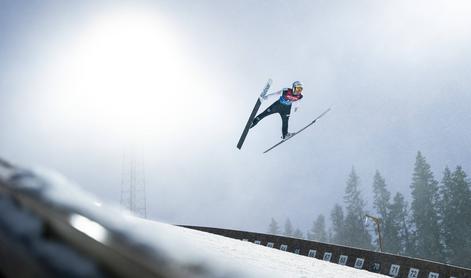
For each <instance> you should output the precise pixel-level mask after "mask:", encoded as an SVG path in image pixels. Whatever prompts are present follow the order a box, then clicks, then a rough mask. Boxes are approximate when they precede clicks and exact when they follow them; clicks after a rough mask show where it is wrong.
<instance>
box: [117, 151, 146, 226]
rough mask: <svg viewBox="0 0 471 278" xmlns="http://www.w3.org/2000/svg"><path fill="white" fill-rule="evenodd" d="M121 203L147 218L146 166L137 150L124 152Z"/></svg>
mask: <svg viewBox="0 0 471 278" xmlns="http://www.w3.org/2000/svg"><path fill="white" fill-rule="evenodd" d="M120 203H121V206H122V207H124V208H126V209H128V210H129V211H130V212H132V213H133V214H134V215H136V216H139V217H142V218H147V205H146V180H145V168H144V162H143V159H142V157H139V156H138V155H136V152H129V153H124V154H123V161H122V174H121V202H120Z"/></svg>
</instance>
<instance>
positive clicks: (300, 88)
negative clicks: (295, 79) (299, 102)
mask: <svg viewBox="0 0 471 278" xmlns="http://www.w3.org/2000/svg"><path fill="white" fill-rule="evenodd" d="M294 91H295V92H296V93H298V94H299V93H301V92H302V91H303V87H301V86H295V87H294Z"/></svg>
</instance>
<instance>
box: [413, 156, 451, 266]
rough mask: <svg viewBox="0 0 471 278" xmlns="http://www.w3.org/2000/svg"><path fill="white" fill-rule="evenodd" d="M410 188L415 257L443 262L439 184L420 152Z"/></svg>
mask: <svg viewBox="0 0 471 278" xmlns="http://www.w3.org/2000/svg"><path fill="white" fill-rule="evenodd" d="M410 187H411V190H412V192H411V193H412V203H411V211H412V219H413V223H414V226H415V245H416V254H415V255H416V256H418V257H420V258H425V259H431V260H436V261H443V259H444V257H443V255H442V250H443V246H442V244H441V239H440V228H439V218H438V182H437V181H436V180H435V179H434V177H433V173H432V170H431V169H430V165H429V164H428V163H427V162H426V160H425V157H424V156H422V154H421V153H420V152H418V153H417V157H416V161H415V167H414V173H413V176H412V184H411V186H410Z"/></svg>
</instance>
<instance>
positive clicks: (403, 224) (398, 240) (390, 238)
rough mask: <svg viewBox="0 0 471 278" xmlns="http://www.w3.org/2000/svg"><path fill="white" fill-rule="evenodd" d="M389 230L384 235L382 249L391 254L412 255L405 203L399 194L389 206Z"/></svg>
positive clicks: (412, 249) (412, 248)
mask: <svg viewBox="0 0 471 278" xmlns="http://www.w3.org/2000/svg"><path fill="white" fill-rule="evenodd" d="M388 219H389V223H388V226H389V228H388V229H387V231H386V232H385V234H384V249H385V251H387V252H390V253H393V254H401V255H408V254H413V253H414V250H415V249H414V247H413V242H412V241H411V227H410V220H409V211H408V205H407V202H406V201H405V200H404V196H403V195H402V194H401V193H396V195H395V196H394V199H393V202H392V204H391V206H390V213H389V217H388Z"/></svg>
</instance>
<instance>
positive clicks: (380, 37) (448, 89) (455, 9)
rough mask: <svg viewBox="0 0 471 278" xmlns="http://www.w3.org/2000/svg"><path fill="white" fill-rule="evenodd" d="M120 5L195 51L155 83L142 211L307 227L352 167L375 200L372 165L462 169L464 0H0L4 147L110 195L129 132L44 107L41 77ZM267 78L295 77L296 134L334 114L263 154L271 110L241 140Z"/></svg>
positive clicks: (275, 119)
mask: <svg viewBox="0 0 471 278" xmlns="http://www.w3.org/2000/svg"><path fill="white" fill-rule="evenodd" d="M116 10H120V11H122V10H125V11H126V10H132V11H133V13H137V14H139V13H143V14H145V13H149V11H153V12H156V13H157V14H160V15H161V16H162V18H163V20H164V21H165V23H166V26H171V28H172V32H173V33H174V34H175V36H176V37H178V39H177V41H178V42H179V43H180V44H181V47H182V49H184V52H185V56H184V57H185V58H184V60H185V61H186V62H187V63H188V64H191V69H187V72H185V74H181V76H180V79H179V81H178V82H181V83H179V84H181V85H179V84H174V87H175V88H177V87H179V86H181V87H182V88H191V89H188V90H185V91H184V92H181V91H178V96H175V95H172V92H171V91H169V90H165V91H163V92H155V93H157V94H161V95H162V101H161V102H159V103H155V109H156V110H158V109H166V110H165V111H168V112H166V113H165V117H164V118H165V119H164V120H165V122H164V123H165V125H160V124H155V125H153V124H149V125H147V126H146V127H145V129H146V132H148V133H144V134H147V135H148V136H147V135H146V136H142V137H139V138H138V140H137V142H138V143H137V144H138V148H139V149H140V152H141V154H142V157H143V160H144V161H145V165H146V166H145V172H146V182H147V184H146V186H147V207H148V214H149V217H150V218H152V219H158V220H162V221H166V222H169V223H176V224H192V225H203V226H205V225H206V226H216V227H226V228H236V229H246V230H254V231H262V232H264V231H266V229H267V226H268V224H269V221H270V218H271V217H274V218H276V219H277V220H278V221H279V222H281V223H283V222H284V220H285V219H286V217H290V218H291V221H292V223H293V225H294V226H295V227H300V228H301V229H302V230H303V232H304V231H305V230H306V229H308V228H309V227H310V225H311V223H312V221H313V220H314V219H315V218H316V217H317V215H318V214H319V213H323V214H325V215H329V214H330V210H331V209H332V208H333V206H334V204H335V203H342V197H343V193H344V189H345V182H346V180H347V177H348V174H349V173H350V171H351V169H352V167H354V168H355V170H356V171H357V173H358V174H359V176H360V182H361V190H362V192H363V197H364V198H366V199H367V201H368V204H369V206H371V203H372V201H371V195H372V194H371V186H372V180H373V175H374V173H375V171H376V170H379V171H380V172H381V173H382V175H383V176H384V177H385V179H386V183H387V186H388V188H389V190H390V191H392V192H393V193H395V192H401V193H403V194H405V195H406V197H407V198H408V197H409V185H410V182H411V176H412V170H413V166H414V161H415V156H416V152H417V151H419V150H420V151H421V152H422V153H423V154H424V155H425V157H426V158H427V161H428V162H429V163H430V164H431V166H432V170H433V171H434V174H435V178H436V179H441V175H442V171H443V169H444V167H445V166H449V167H451V168H454V167H455V166H456V165H462V166H463V168H464V170H465V171H467V173H468V174H470V173H471V164H470V163H471V160H470V157H471V140H470V139H471V131H470V129H469V122H470V121H471V116H470V112H469V105H470V103H471V93H470V89H471V81H470V78H469V77H470V76H471V66H470V63H471V29H469V26H470V24H471V19H470V18H469V14H470V12H471V4H469V3H468V2H467V1H355V2H351V1H148V2H146V1H137V4H136V2H134V3H131V1H129V2H126V1H121V2H119V3H117V2H111V1H109V2H108V1H101V2H97V3H95V1H89V2H87V1H82V2H81V3H65V2H61V1H19V2H16V1H0V61H1V62H0V157H3V158H5V159H8V160H10V161H12V162H14V163H19V164H21V165H24V166H38V165H39V166H42V167H47V168H52V169H56V170H58V171H60V172H61V173H63V174H64V175H66V176H67V177H69V178H70V179H72V180H74V181H76V182H78V183H79V184H81V186H83V187H84V188H85V189H87V190H89V191H91V192H93V193H94V194H96V195H98V196H99V197H100V198H103V199H105V200H108V201H113V202H119V196H120V189H121V185H120V183H121V173H122V172H121V171H122V169H121V163H122V156H123V152H125V150H126V148H127V147H128V142H129V141H128V139H129V138H126V136H124V135H126V134H127V133H130V132H131V131H129V132H127V129H125V128H123V130H120V131H119V132H116V131H115V130H112V129H111V128H109V127H107V126H106V125H101V122H100V121H99V120H98V119H97V121H96V122H95V121H94V119H93V118H92V119H87V121H84V122H76V121H74V119H73V118H71V116H70V115H69V114H68V113H67V111H65V112H64V114H51V113H49V111H50V107H55V106H53V105H52V104H51V103H54V101H55V100H54V96H57V95H54V94H53V93H51V91H54V92H56V94H57V92H60V93H61V94H62V93H63V94H64V95H65V96H67V93H68V92H67V91H66V90H64V91H61V90H57V85H56V82H59V81H58V80H56V79H60V78H59V77H57V78H56V79H55V77H54V76H45V75H44V72H45V71H46V69H50V67H54V65H56V64H57V61H60V62H61V63H63V64H67V63H68V61H69V60H68V59H69V58H70V57H68V56H67V53H70V52H68V50H67V47H68V46H70V45H74V42H76V39H77V37H79V34H80V33H81V30H83V29H84V28H88V27H87V26H89V23H90V20H91V18H96V17H99V16H106V15H107V14H113V13H115V12H116ZM79 42H80V41H79ZM66 46H67V47H66ZM62 52H63V53H64V54H62ZM58 72H60V70H58ZM269 77H271V78H272V79H273V80H274V83H273V90H276V89H281V88H283V87H288V86H290V83H291V82H293V81H294V80H301V81H303V83H304V85H305V89H304V94H305V97H304V98H303V100H302V103H301V108H300V112H298V113H297V114H294V115H293V116H292V118H291V120H290V131H295V130H297V129H299V128H301V127H302V126H303V125H305V124H306V123H308V122H309V121H310V120H312V119H313V118H314V117H315V116H317V115H318V114H320V113H321V112H322V111H324V110H325V109H326V108H328V107H332V111H331V112H330V113H329V114H327V115H326V116H325V117H324V118H322V119H321V120H320V121H319V122H317V123H316V124H315V125H314V126H312V127H311V128H309V129H308V130H306V131H305V132H304V133H302V134H300V135H299V136H297V137H296V138H293V140H292V141H290V142H287V143H285V144H283V145H281V146H280V147H278V148H276V149H274V150H273V151H271V152H270V153H268V154H265V155H263V154H262V152H263V151H264V150H265V149H267V148H268V147H270V146H271V145H273V144H274V143H276V142H277V141H279V139H280V136H281V121H280V118H279V116H277V115H273V116H271V117H268V118H265V119H264V120H263V121H262V122H260V124H259V125H257V127H256V128H254V129H253V130H251V131H250V133H249V135H248V137H247V140H246V142H245V145H244V147H243V149H242V150H241V151H239V150H237V149H236V148H235V145H236V143H237V141H238V138H239V136H240V133H241V132H242V129H243V127H244V125H245V122H246V121H247V118H248V116H249V114H250V112H251V109H252V107H253V105H254V103H255V101H256V97H257V95H258V94H259V93H260V90H261V89H262V88H263V86H264V84H265V82H266V80H267V79H268V78H269ZM201 79H204V80H205V81H204V82H203V81H201V82H200V81H199V80H201ZM156 80H157V81H156V82H157V83H158V82H162V84H164V83H165V80H161V79H158V78H157V77H156ZM37 84H39V85H38V86H36V85H37ZM157 86H159V84H157ZM54 88H56V89H54ZM112 102H113V99H110V103H112ZM269 104H271V101H270V102H267V103H263V105H262V107H261V109H265V108H266V107H267V106H268V105H269ZM56 105H59V106H60V103H58V104H56ZM260 111H262V110H260ZM83 114H84V115H86V114H87V111H83ZM159 123H160V122H159ZM123 134H124V135H123Z"/></svg>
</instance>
